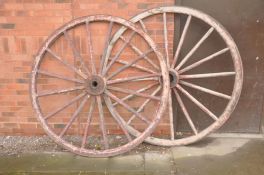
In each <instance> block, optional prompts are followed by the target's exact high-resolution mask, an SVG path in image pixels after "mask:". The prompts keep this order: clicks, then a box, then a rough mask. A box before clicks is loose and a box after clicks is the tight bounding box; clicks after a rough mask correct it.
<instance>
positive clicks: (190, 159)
mask: <svg viewBox="0 0 264 175" xmlns="http://www.w3.org/2000/svg"><path fill="white" fill-rule="evenodd" d="M0 174H5V175H6V174H89V175H90V174H92V175H99V174H100V175H101V174H109V175H121V174H122V175H128V174H129V175H139V174H140V175H143V174H144V175H150V174H157V175H169V174H175V175H262V174H264V139H252V138H251V139H249V138H212V137H208V138H206V139H204V140H203V141H201V142H199V143H196V144H193V145H190V146H182V147H173V148H165V149H164V148H162V149H160V148H159V147H158V148H155V149H152V148H151V149H145V150H144V151H142V150H141V151H131V152H130V153H127V154H125V155H121V156H116V157H112V158H86V157H81V156H77V155H74V154H71V153H67V152H57V151H56V152H39V153H38V152H34V153H21V154H15V155H2V156H1V157H0Z"/></svg>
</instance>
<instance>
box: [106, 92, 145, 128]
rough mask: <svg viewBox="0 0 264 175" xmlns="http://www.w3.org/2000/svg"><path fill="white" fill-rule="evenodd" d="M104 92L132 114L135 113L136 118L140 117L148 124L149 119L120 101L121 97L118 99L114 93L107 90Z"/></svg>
mask: <svg viewBox="0 0 264 175" xmlns="http://www.w3.org/2000/svg"><path fill="white" fill-rule="evenodd" d="M106 94H107V95H108V96H109V97H110V98H112V99H113V100H115V101H116V102H117V103H119V104H120V105H122V106H123V107H124V108H125V109H127V110H128V111H130V112H132V113H133V114H134V115H136V116H137V117H138V118H140V119H141V120H142V121H144V122H146V123H148V124H150V121H149V120H148V119H147V118H146V117H144V116H143V115H142V114H140V113H138V112H137V111H135V110H134V109H133V108H131V107H130V106H129V105H128V104H126V103H125V102H124V101H122V100H121V99H119V98H118V97H116V96H115V95H114V94H112V93H111V92H109V91H107V92H106Z"/></svg>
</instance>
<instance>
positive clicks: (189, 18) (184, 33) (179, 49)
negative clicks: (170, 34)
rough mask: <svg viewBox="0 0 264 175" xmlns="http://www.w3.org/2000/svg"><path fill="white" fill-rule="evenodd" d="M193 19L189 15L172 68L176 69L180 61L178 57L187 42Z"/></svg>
mask: <svg viewBox="0 0 264 175" xmlns="http://www.w3.org/2000/svg"><path fill="white" fill-rule="evenodd" d="M191 19H192V16H191V15H189V16H188V18H187V21H186V23H185V25H184V29H183V32H182V34H181V37H180V41H179V44H178V46H177V49H176V52H175V54H174V58H173V62H172V66H171V68H174V67H175V65H176V63H177V60H178V57H179V55H180V52H181V48H182V45H183V42H184V40H185V37H186V34H187V31H188V29H189V26H190V23H191Z"/></svg>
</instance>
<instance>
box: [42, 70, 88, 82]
mask: <svg viewBox="0 0 264 175" xmlns="http://www.w3.org/2000/svg"><path fill="white" fill-rule="evenodd" d="M38 73H39V74H42V75H46V76H49V77H53V78H58V79H62V80H66V81H71V82H75V83H84V81H82V80H78V79H76V78H68V77H66V76H63V75H59V74H55V73H51V72H47V71H45V70H38Z"/></svg>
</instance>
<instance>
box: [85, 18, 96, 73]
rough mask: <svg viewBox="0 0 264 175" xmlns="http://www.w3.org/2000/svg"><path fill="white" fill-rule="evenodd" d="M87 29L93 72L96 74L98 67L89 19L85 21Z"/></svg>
mask: <svg viewBox="0 0 264 175" xmlns="http://www.w3.org/2000/svg"><path fill="white" fill-rule="evenodd" d="M85 29H86V33H87V41H88V44H87V47H88V50H89V53H90V60H91V67H92V74H96V68H95V61H94V53H93V42H92V37H91V29H90V23H89V21H86V23H85Z"/></svg>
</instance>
